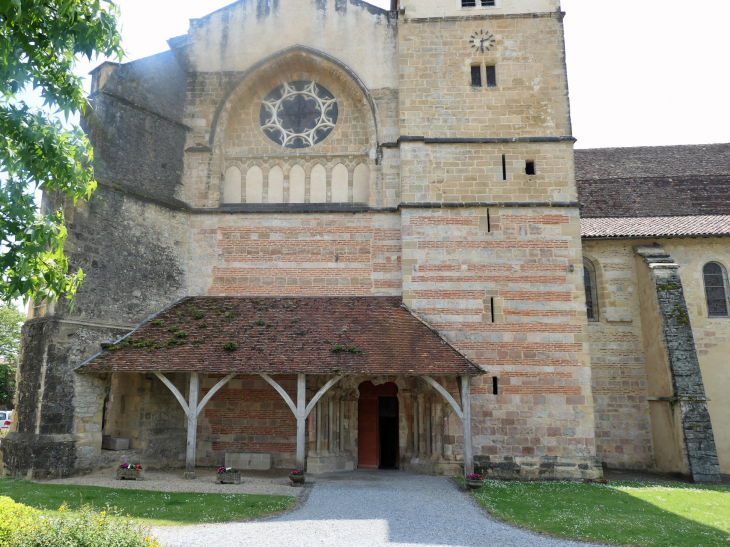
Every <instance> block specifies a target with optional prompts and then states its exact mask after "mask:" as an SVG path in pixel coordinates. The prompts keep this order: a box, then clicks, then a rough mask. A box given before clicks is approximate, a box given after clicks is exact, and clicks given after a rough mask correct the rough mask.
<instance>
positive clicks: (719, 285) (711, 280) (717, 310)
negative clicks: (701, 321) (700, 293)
mask: <svg viewBox="0 0 730 547" xmlns="http://www.w3.org/2000/svg"><path fill="white" fill-rule="evenodd" d="M702 274H703V277H704V278H705V297H706V298H707V313H708V315H709V316H710V317H727V316H728V303H727V274H726V272H725V268H723V267H722V266H721V265H720V264H718V263H717V262H709V263H707V264H705V267H704V268H703V269H702Z"/></svg>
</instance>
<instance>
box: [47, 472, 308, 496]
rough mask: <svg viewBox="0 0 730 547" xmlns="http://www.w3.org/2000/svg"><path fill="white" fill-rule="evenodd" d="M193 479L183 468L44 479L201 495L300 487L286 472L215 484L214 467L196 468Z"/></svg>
mask: <svg viewBox="0 0 730 547" xmlns="http://www.w3.org/2000/svg"><path fill="white" fill-rule="evenodd" d="M195 472H196V478H195V479H193V480H186V479H184V478H183V470H182V469H176V470H170V471H153V470H146V471H145V475H144V480H142V481H120V480H117V479H116V469H104V470H102V471H97V472H95V473H93V474H91V475H85V476H82V477H71V478H68V479H54V480H49V481H44V482H45V483H47V484H59V485H62V484H79V485H83V486H106V487H108V488H130V489H133V490H155V491H157V492H199V493H202V494H272V495H278V496H299V495H301V494H302V489H301V488H292V487H291V483H290V481H289V471H287V470H285V469H271V470H269V471H242V472H241V484H216V483H215V469H205V468H202V469H201V468H198V469H196V470H195Z"/></svg>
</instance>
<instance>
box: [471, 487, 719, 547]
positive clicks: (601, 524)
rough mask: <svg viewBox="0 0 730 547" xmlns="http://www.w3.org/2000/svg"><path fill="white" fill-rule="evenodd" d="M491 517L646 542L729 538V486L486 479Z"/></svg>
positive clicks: (691, 545) (558, 531) (712, 544)
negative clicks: (601, 483)
mask: <svg viewBox="0 0 730 547" xmlns="http://www.w3.org/2000/svg"><path fill="white" fill-rule="evenodd" d="M474 496H475V497H476V498H477V500H479V502H480V503H481V504H482V505H483V506H484V507H486V508H487V510H489V512H490V513H492V514H493V515H494V516H496V517H498V518H500V519H502V520H504V521H506V522H509V523H511V524H515V525H517V526H522V527H524V528H529V529H531V530H536V531H540V532H546V533H548V534H551V535H553V536H559V537H565V538H574V539H580V540H590V541H597V542H600V543H614V544H619V545H639V546H646V547H701V546H702V547H704V546H709V547H716V546H717V545H720V546H723V545H730V542H728V541H726V538H728V537H730V532H728V530H727V528H728V526H730V487H726V486H696V485H682V484H661V485H659V484H653V483H638V482H611V483H609V484H607V485H600V484H582V483H568V482H500V481H485V483H484V486H483V487H482V488H481V489H479V490H478V491H477V492H475V493H474Z"/></svg>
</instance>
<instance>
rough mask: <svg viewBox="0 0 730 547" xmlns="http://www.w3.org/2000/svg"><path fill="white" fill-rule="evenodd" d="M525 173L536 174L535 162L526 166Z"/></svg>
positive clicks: (530, 162)
mask: <svg viewBox="0 0 730 547" xmlns="http://www.w3.org/2000/svg"><path fill="white" fill-rule="evenodd" d="M525 173H527V174H528V175H534V174H535V162H534V161H528V162H527V163H526V164H525Z"/></svg>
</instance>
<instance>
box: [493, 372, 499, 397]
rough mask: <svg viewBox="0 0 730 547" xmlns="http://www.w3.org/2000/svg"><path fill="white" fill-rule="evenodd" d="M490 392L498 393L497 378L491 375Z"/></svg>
mask: <svg viewBox="0 0 730 547" xmlns="http://www.w3.org/2000/svg"><path fill="white" fill-rule="evenodd" d="M492 394H494V395H499V379H497V377H496V376H492Z"/></svg>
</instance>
